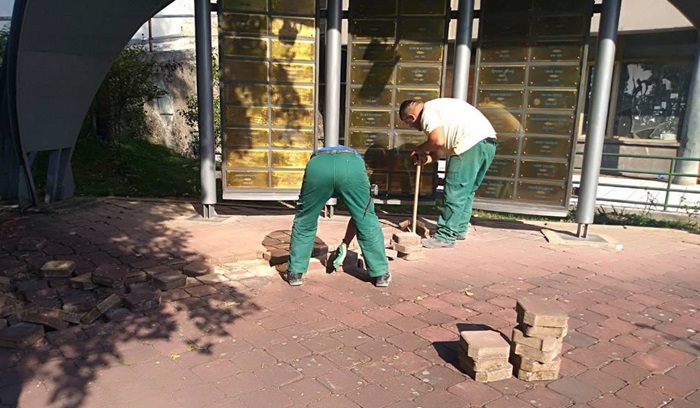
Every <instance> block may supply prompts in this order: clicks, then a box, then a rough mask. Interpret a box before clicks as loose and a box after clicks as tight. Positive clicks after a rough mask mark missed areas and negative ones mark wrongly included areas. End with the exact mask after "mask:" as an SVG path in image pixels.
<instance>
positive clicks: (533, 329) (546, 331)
mask: <svg viewBox="0 0 700 408" xmlns="http://www.w3.org/2000/svg"><path fill="white" fill-rule="evenodd" d="M518 328H519V329H520V331H522V332H523V334H525V335H526V336H532V337H547V336H549V337H557V338H562V337H564V336H566V335H567V333H568V328H567V327H541V326H528V325H527V324H522V323H521V324H519V325H518Z"/></svg>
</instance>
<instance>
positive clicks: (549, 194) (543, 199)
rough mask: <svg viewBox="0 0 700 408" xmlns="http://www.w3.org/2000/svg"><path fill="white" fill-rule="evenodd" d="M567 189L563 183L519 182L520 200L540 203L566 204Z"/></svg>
mask: <svg viewBox="0 0 700 408" xmlns="http://www.w3.org/2000/svg"><path fill="white" fill-rule="evenodd" d="M565 199H566V189H565V188H564V186H563V185H552V184H534V183H528V182H522V181H521V182H519V183H518V200H523V201H536V202H539V203H549V204H557V205H561V204H564V200H565Z"/></svg>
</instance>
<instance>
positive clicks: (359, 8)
mask: <svg viewBox="0 0 700 408" xmlns="http://www.w3.org/2000/svg"><path fill="white" fill-rule="evenodd" d="M397 10H398V8H397V7H396V0H382V1H376V0H352V1H351V2H350V11H351V13H352V15H353V17H354V18H361V17H375V16H395V15H396V14H397Z"/></svg>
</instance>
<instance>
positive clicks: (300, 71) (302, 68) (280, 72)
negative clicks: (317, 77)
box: [270, 62, 314, 84]
mask: <svg viewBox="0 0 700 408" xmlns="http://www.w3.org/2000/svg"><path fill="white" fill-rule="evenodd" d="M270 78H271V79H272V81H273V82H297V83H307V84H312V83H313V82H314V66H313V65H312V64H283V63H280V62H273V63H272V64H271V65H270Z"/></svg>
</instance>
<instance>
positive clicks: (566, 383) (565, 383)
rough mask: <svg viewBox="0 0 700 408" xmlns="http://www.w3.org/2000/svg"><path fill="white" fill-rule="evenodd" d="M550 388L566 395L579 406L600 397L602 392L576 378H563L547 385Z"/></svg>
mask: <svg viewBox="0 0 700 408" xmlns="http://www.w3.org/2000/svg"><path fill="white" fill-rule="evenodd" d="M547 387H548V388H550V389H553V390H554V391H556V392H558V393H560V394H562V395H565V396H567V397H569V398H570V399H572V400H573V401H574V402H576V403H577V404H585V403H587V402H589V401H591V400H594V399H596V398H598V397H600V391H599V390H598V389H597V388H595V387H593V386H591V385H588V384H586V383H583V382H581V381H578V380H576V379H574V378H562V379H560V380H557V381H554V382H552V383H550V384H549V385H547Z"/></svg>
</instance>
